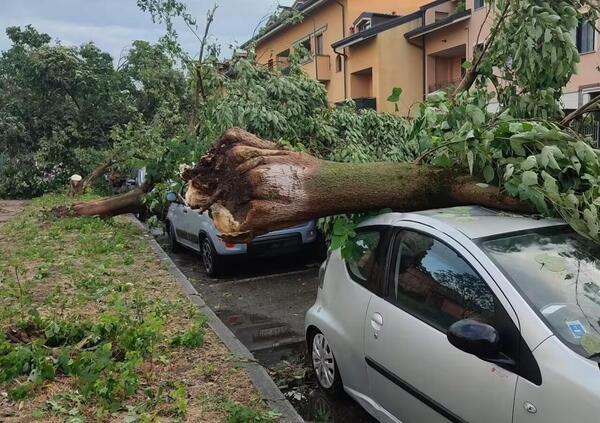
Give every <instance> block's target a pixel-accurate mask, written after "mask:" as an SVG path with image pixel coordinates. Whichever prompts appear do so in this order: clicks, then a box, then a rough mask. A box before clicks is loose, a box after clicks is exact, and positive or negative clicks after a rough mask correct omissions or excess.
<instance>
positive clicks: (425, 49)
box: [247, 0, 600, 115]
mask: <svg viewBox="0 0 600 423" xmlns="http://www.w3.org/2000/svg"><path fill="white" fill-rule="evenodd" d="M292 7H293V8H294V9H295V10H297V11H299V12H300V13H302V14H303V16H304V19H303V21H302V22H301V23H298V24H295V25H273V26H272V27H270V28H267V29H266V30H265V31H263V32H262V34H261V35H260V36H258V37H256V38H254V39H253V40H251V41H253V42H254V43H255V44H254V45H255V49H256V54H257V59H258V62H259V63H262V64H265V65H267V66H278V67H280V68H284V67H285V66H287V57H288V56H289V54H290V52H291V51H293V49H294V48H296V46H298V45H302V46H303V47H304V48H306V49H307V50H309V52H310V55H309V57H308V58H307V60H306V61H305V62H304V63H303V68H304V70H305V71H306V72H307V74H308V75H310V76H311V77H313V78H315V79H317V80H319V81H321V82H322V83H323V84H324V85H325V87H326V89H327V92H328V97H329V100H330V102H331V103H332V104H336V103H339V102H341V101H343V100H344V99H354V100H355V101H356V102H357V105H358V106H359V107H370V108H373V109H376V110H377V111H380V112H394V111H395V105H394V104H391V103H390V102H388V101H386V99H387V97H388V96H389V94H390V93H391V92H392V89H393V88H394V87H401V88H402V90H403V92H402V96H401V99H400V104H398V106H399V107H398V113H400V114H402V115H410V114H412V112H413V111H414V110H413V109H411V106H412V105H414V104H415V103H417V102H419V101H421V100H422V99H423V97H424V96H425V95H426V94H427V93H430V92H433V91H436V90H439V89H451V87H452V86H454V85H455V84H456V83H458V81H460V79H461V78H462V75H463V72H464V69H463V67H462V64H463V63H464V61H465V60H472V58H473V52H474V51H475V49H476V48H477V45H478V44H480V43H483V42H484V40H485V39H486V37H487V35H488V34H489V31H490V24H491V21H492V18H491V16H490V17H488V18H487V20H486V16H487V15H488V13H487V12H488V10H487V5H486V0H436V1H431V0H429V1H419V0H370V1H368V2H365V1H360V0H304V1H301V0H298V1H296V3H295V4H294V5H293V6H292ZM573 37H574V40H575V41H576V44H577V47H578V49H579V51H580V53H581V63H580V64H579V67H578V72H577V74H576V75H574V76H573V78H572V79H571V80H570V81H569V83H568V84H567V86H566V87H565V88H564V95H563V103H564V106H565V109H567V110H570V109H575V108H577V107H578V106H580V105H582V104H584V103H585V102H586V101H588V100H589V99H590V98H591V97H593V96H596V95H600V73H599V72H598V69H597V67H598V66H600V51H599V49H598V36H597V34H596V32H595V31H594V29H593V27H592V25H589V24H587V23H583V24H582V25H580V27H579V28H578V29H577V32H576V33H574V34H573ZM251 41H249V42H248V43H247V45H249V44H250V42H251Z"/></svg>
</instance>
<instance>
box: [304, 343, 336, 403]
mask: <svg viewBox="0 0 600 423" xmlns="http://www.w3.org/2000/svg"><path fill="white" fill-rule="evenodd" d="M310 358H311V362H312V366H313V370H314V371H315V376H316V378H317V382H318V383H319V386H321V388H323V389H324V390H325V392H327V393H329V394H339V393H341V392H342V391H343V387H342V378H341V376H340V371H339V370H338V367H337V363H336V361H335V356H334V355H333V350H332V349H331V346H330V345H329V342H328V341H327V338H325V335H323V334H322V333H321V332H315V334H314V335H313V336H312V339H311V342H310Z"/></svg>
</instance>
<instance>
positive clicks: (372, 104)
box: [353, 97, 377, 110]
mask: <svg viewBox="0 0 600 423" xmlns="http://www.w3.org/2000/svg"><path fill="white" fill-rule="evenodd" d="M353 100H354V103H356V110H364V109H372V110H377V99H376V98H374V97H363V98H354V99H353Z"/></svg>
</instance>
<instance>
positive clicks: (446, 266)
mask: <svg viewBox="0 0 600 423" xmlns="http://www.w3.org/2000/svg"><path fill="white" fill-rule="evenodd" d="M417 227H418V226H417ZM436 235H437V236H439V238H438V237H437V236H436V237H433V236H432V235H430V234H427V233H424V232H419V231H415V230H408V229H402V230H399V231H398V232H397V234H396V235H395V238H394V241H393V243H392V247H391V249H390V254H389V258H388V271H387V273H386V274H387V277H386V282H385V287H384V290H383V292H382V295H380V296H377V295H374V296H373V298H372V299H371V302H370V304H369V308H368V311H367V317H366V318H367V322H366V324H365V360H366V362H367V368H368V370H367V374H368V377H369V382H370V388H371V394H372V396H373V398H374V400H375V401H377V402H378V403H379V404H380V406H382V407H383V408H385V409H386V410H387V412H389V413H390V414H392V415H393V416H395V417H396V418H398V419H400V420H401V421H403V422H408V423H410V422H428V423H434V422H447V421H451V422H495V423H504V422H506V423H509V422H511V421H512V411H513V403H514V393H515V386H516V382H517V378H518V377H517V375H516V374H515V373H513V372H511V371H509V370H506V369H505V368H503V367H500V366H499V365H496V364H492V363H489V362H486V361H483V360H481V359H479V358H477V357H475V356H473V355H470V354H467V353H465V352H462V351H459V350H458V349H456V348H455V347H453V346H452V345H451V344H450V343H449V341H448V339H447V337H446V332H447V329H448V328H449V327H450V325H451V324H452V323H454V322H456V321H458V320H461V319H465V318H471V319H479V320H483V321H485V322H486V323H489V324H491V325H492V326H495V327H496V326H500V328H501V329H499V332H500V334H501V339H503V337H504V340H505V341H506V343H507V345H506V350H507V351H508V352H509V353H510V354H512V355H515V354H516V355H517V356H518V352H517V353H515V351H518V343H519V341H518V340H519V339H520V338H519V335H518V329H516V327H515V326H514V325H512V326H511V323H508V324H507V323H506V321H507V320H506V319H508V320H509V321H510V320H511V317H510V316H509V315H508V313H507V312H506V311H505V310H504V308H503V305H502V302H501V301H499V300H498V298H497V297H496V294H494V292H493V291H492V289H491V288H490V286H489V283H490V282H492V281H487V280H486V278H485V277H483V276H482V275H481V274H480V272H481V273H485V271H484V269H481V268H479V269H477V270H476V269H475V268H474V266H473V263H470V262H468V261H467V260H465V259H464V258H463V255H461V254H460V253H458V252H457V251H456V250H455V248H452V247H450V246H449V245H448V243H447V242H445V241H444V239H445V240H446V241H450V242H451V241H452V240H451V239H449V238H448V237H444V235H443V234H436ZM453 245H454V247H457V244H456V243H454V244H453ZM465 253H466V251H464V252H463V254H465ZM476 265H477V267H479V266H478V263H476ZM486 276H487V275H486ZM492 283H493V282H492ZM495 289H496V290H498V288H497V287H495ZM504 301H505V299H504ZM506 327H508V329H506ZM508 332H510V333H508ZM515 332H516V333H515ZM515 336H516V338H515ZM515 339H516V342H517V345H512V344H514V342H515ZM508 344H511V345H508ZM503 348H504V347H503Z"/></svg>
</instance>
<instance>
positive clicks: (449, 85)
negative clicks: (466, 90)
mask: <svg viewBox="0 0 600 423" xmlns="http://www.w3.org/2000/svg"><path fill="white" fill-rule="evenodd" d="M461 79H462V78H458V79H452V80H448V81H435V82H434V83H433V84H430V85H429V87H428V88H429V91H428V92H430V93H432V92H434V91H446V92H450V91H454V89H455V88H456V87H457V86H458V84H460V81H461Z"/></svg>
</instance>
